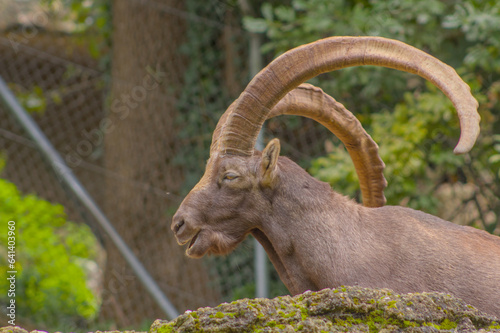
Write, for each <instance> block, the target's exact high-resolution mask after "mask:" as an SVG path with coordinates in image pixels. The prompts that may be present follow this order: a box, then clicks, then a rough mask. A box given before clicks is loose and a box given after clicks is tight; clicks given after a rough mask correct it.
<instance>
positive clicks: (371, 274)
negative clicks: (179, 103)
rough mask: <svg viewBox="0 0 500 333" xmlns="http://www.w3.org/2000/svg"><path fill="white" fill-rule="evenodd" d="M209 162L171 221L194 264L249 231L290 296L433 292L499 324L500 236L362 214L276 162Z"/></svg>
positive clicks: (275, 147)
mask: <svg viewBox="0 0 500 333" xmlns="http://www.w3.org/2000/svg"><path fill="white" fill-rule="evenodd" d="M278 155H279V142H278V141H277V140H273V141H271V142H270V144H269V145H268V146H267V147H266V149H265V150H264V152H263V153H262V155H261V154H260V153H259V152H256V153H255V154H254V155H253V156H251V157H236V156H219V155H217V154H214V155H213V156H212V157H211V159H210V160H209V163H208V165H207V170H206V172H205V175H204V176H203V179H202V180H201V181H200V183H199V185H198V186H196V187H195V188H194V189H193V190H192V191H191V193H190V194H189V195H188V196H187V197H186V199H185V200H184V202H183V203H182V204H181V206H180V207H179V210H178V212H177V213H176V215H175V216H174V219H173V222H172V230H173V231H174V233H175V235H176V237H177V240H178V242H179V244H185V243H192V240H193V237H194V236H195V235H198V236H197V237H196V239H195V242H194V245H192V246H190V245H188V249H187V251H186V252H187V254H188V255H189V256H191V257H196V258H199V257H201V256H203V255H204V254H206V253H212V254H226V253H228V252H230V251H231V250H233V249H234V248H235V247H236V245H237V244H238V243H239V242H241V241H242V240H243V239H244V238H245V237H246V235H248V234H249V233H251V234H253V235H254V236H255V237H256V239H257V240H258V241H259V242H260V243H261V244H262V245H263V246H264V248H265V249H266V252H267V253H268V255H269V257H270V259H271V261H272V262H273V264H274V266H275V267H276V269H277V271H278V273H279V275H280V277H281V279H282V280H283V282H284V283H285V285H286V286H287V287H288V289H289V290H290V292H291V293H292V294H297V293H301V292H304V291H305V290H319V289H322V288H327V287H338V286H340V285H357V286H362V287H371V288H378V287H382V288H390V289H393V290H394V291H395V292H397V293H409V292H424V291H439V292H445V293H450V294H453V295H455V296H456V297H459V298H462V299H463V300H465V301H466V302H468V303H470V304H472V305H474V306H476V307H477V308H479V309H480V310H482V311H484V312H486V313H489V314H491V315H495V316H497V317H500V237H497V236H493V235H491V234H488V233H486V232H485V231H480V230H476V229H473V228H470V227H464V226H459V225H456V224H453V223H451V222H447V221H444V220H441V219H439V218H437V217H435V216H432V215H429V214H425V213H423V212H420V211H415V210H412V209H409V208H403V207H393V206H386V207H381V208H368V207H364V206H361V205H359V204H357V203H355V202H354V201H352V200H350V199H348V198H346V197H344V196H342V195H340V194H338V193H335V192H334V191H332V189H331V188H330V186H329V185H328V184H326V183H322V182H320V181H318V180H316V179H314V178H313V177H311V176H310V175H309V174H308V173H307V172H305V171H304V170H303V169H301V168H300V167H299V166H298V165H297V164H295V163H294V162H292V161H290V160H289V159H287V158H285V157H279V158H278Z"/></svg>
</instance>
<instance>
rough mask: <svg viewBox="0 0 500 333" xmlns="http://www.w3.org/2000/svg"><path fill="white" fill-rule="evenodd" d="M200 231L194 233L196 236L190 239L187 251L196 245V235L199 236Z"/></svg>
mask: <svg viewBox="0 0 500 333" xmlns="http://www.w3.org/2000/svg"><path fill="white" fill-rule="evenodd" d="M200 232H201V230H200V231H198V232H197V233H196V235H194V236H193V238H191V242H189V245H188V249H190V248H191V247H193V245H194V243H196V240H197V239H198V235H199V234H200Z"/></svg>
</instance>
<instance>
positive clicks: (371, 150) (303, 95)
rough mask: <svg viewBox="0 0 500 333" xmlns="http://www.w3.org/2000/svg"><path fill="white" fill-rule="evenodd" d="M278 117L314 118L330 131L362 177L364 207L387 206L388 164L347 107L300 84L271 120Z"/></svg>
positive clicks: (280, 105)
mask: <svg viewBox="0 0 500 333" xmlns="http://www.w3.org/2000/svg"><path fill="white" fill-rule="evenodd" d="M279 115H295V116H303V117H307V118H311V119H313V120H315V121H317V122H319V123H320V124H322V125H323V126H325V127H326V128H328V129H329V130H330V132H332V133H333V134H334V135H335V136H337V137H338V138H339V139H340V140H341V141H342V143H343V144H344V145H345V146H346V148H347V151H348V152H349V155H350V156H351V159H352V161H353V163H354V167H355V168H356V173H357V174H358V178H359V185H360V188H361V195H362V197H363V205H364V206H367V207H381V206H383V205H384V204H385V203H386V199H385V196H384V189H385V188H386V186H387V181H386V179H385V177H384V174H383V171H384V168H385V164H384V162H383V161H382V159H381V158H380V156H379V154H378V145H377V143H376V142H375V141H373V139H372V138H371V136H370V135H369V134H368V133H366V131H365V129H364V128H363V126H362V125H361V123H360V122H359V120H358V119H357V118H356V117H355V116H354V115H353V114H352V113H351V112H350V111H349V110H347V109H346V108H345V106H344V105H342V104H341V103H339V102H337V101H336V100H335V99H334V98H333V97H331V96H330V95H328V94H326V93H325V92H324V91H323V90H322V89H320V88H318V87H315V86H313V85H310V84H301V85H300V86H298V87H297V88H295V89H294V90H292V91H291V92H289V93H288V94H286V95H285V97H283V98H282V99H281V100H280V101H279V103H278V104H276V106H275V107H274V108H273V109H272V110H271V112H270V113H269V116H268V119H269V118H272V117H275V116H279Z"/></svg>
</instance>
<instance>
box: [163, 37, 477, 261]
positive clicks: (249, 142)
mask: <svg viewBox="0 0 500 333" xmlns="http://www.w3.org/2000/svg"><path fill="white" fill-rule="evenodd" d="M358 65H376V66H384V67H390V68H395V69H399V70H402V71H406V72H410V73H414V74H418V75H420V76H422V77H424V78H426V79H428V80H430V81H431V82H433V83H434V84H435V85H436V86H438V87H439V88H440V89H441V90H442V91H443V92H444V93H445V94H446V95H447V96H448V97H449V98H450V99H451V101H452V102H453V104H454V106H455V108H456V109H457V111H458V115H459V117H460V124H461V128H462V136H461V138H460V141H459V143H458V145H457V147H456V148H455V152H456V153H464V152H467V151H468V150H470V148H471V147H472V145H473V144H474V142H475V140H476V138H477V135H478V133H479V125H478V123H479V116H478V114H477V112H476V109H477V102H476V100H475V99H474V98H473V97H472V95H471V94H470V88H469V87H468V86H467V85H466V84H465V83H464V82H463V81H462V80H461V79H460V77H459V76H458V75H457V73H456V72H455V71H454V70H453V69H452V68H451V67H449V66H447V65H445V64H444V63H442V62H441V61H439V60H437V59H436V58H434V57H432V56H430V55H428V54H426V53H424V52H422V51H420V50H418V49H415V48H413V47H411V46H408V45H406V44H404V43H401V42H398V41H394V40H389V39H384V38H378V37H332V38H327V39H323V40H320V41H317V42H315V43H311V44H308V45H304V46H301V47H298V48H295V49H293V50H290V51H288V52H286V53H285V54H283V55H281V56H280V57H278V58H277V59H275V60H274V61H273V62H272V63H271V64H269V65H268V66H267V67H266V68H264V69H263V70H262V71H261V72H260V73H259V74H257V75H256V76H255V77H254V79H253V80H252V81H251V82H250V83H249V85H248V86H247V88H246V89H245V90H244V91H243V93H242V94H241V95H240V97H239V98H238V99H237V100H236V101H235V102H234V103H233V104H232V105H231V106H230V107H229V108H228V110H227V111H226V112H225V113H224V115H223V116H222V117H221V119H220V120H219V123H218V125H217V128H216V130H215V131H214V135H213V140H212V145H211V149H210V159H209V160H208V163H207V166H206V171H205V174H204V176H203V177H202V179H201V180H200V182H199V183H198V184H197V185H196V186H195V187H194V188H193V189H192V190H191V192H190V193H189V194H188V196H187V197H186V198H185V200H184V201H183V203H182V204H181V206H180V207H179V210H178V211H177V213H176V214H175V216H174V218H173V222H172V230H173V231H174V233H175V235H176V237H177V240H178V242H179V244H186V243H189V245H188V248H187V251H186V253H187V255H189V256H191V257H196V258H197V257H201V256H203V255H204V254H206V253H213V254H225V253H228V252H230V251H231V250H232V249H234V247H235V246H236V245H237V244H238V243H239V242H241V241H242V240H243V239H244V238H245V236H246V235H247V234H249V233H251V232H253V233H256V234H258V233H259V232H260V230H262V229H263V226H262V224H264V223H266V220H267V219H271V218H272V217H274V216H276V215H277V214H280V211H279V209H286V204H283V205H281V206H279V205H276V200H278V199H277V198H278V197H279V198H282V197H286V196H294V197H295V198H296V199H297V200H298V201H297V202H296V205H297V206H302V207H306V209H309V210H313V209H315V208H314V207H313V206H314V205H315V198H312V197H311V196H314V193H313V192H314V190H317V187H314V188H313V186H312V185H310V184H311V182H315V181H314V180H313V179H312V177H310V176H309V175H308V174H307V173H306V172H305V171H304V170H302V169H301V168H300V167H299V166H297V165H296V164H295V163H293V162H291V161H290V160H288V159H286V158H279V152H280V145H279V141H278V140H277V139H274V140H272V141H271V142H269V144H268V145H267V147H266V148H265V149H264V151H263V152H262V153H260V152H257V151H255V150H254V145H255V142H256V139H257V135H258V133H259V131H260V129H261V127H262V124H263V122H264V121H265V120H266V119H267V118H269V117H272V116H274V115H278V114H284V113H286V114H300V115H306V116H308V117H311V118H313V119H315V120H317V121H320V122H321V123H322V124H324V125H325V126H327V127H328V128H329V129H330V130H332V131H333V132H334V133H336V134H337V136H339V137H340V138H341V139H344V142H345V143H346V146H347V148H348V149H349V152H350V153H351V157H352V158H353V161H354V163H355V166H356V169H357V172H358V175H359V178H360V184H361V189H362V194H363V198H364V202H365V205H366V206H372V207H376V206H382V205H383V204H384V202H385V198H384V196H383V193H382V191H383V189H384V187H385V185H386V182H385V179H384V177H383V175H382V169H383V167H384V164H383V162H382V161H381V160H380V158H378V153H377V146H376V144H375V143H374V142H373V141H372V140H371V138H369V136H368V135H367V134H366V133H365V132H364V131H363V129H362V127H361V125H360V124H359V122H357V121H356V120H355V118H354V117H347V118H345V117H344V118H342V117H343V116H338V117H337V119H333V118H332V117H333V115H332V113H331V112H330V111H331V110H332V109H336V110H338V109H339V108H340V109H341V110H342V108H343V106H342V105H340V104H339V103H337V102H335V101H334V100H333V99H332V98H331V97H329V96H328V95H326V94H324V93H323V92H322V91H321V90H319V89H315V88H313V87H312V86H309V85H304V86H301V88H299V89H295V88H296V87H298V86H299V85H300V84H301V83H302V82H304V81H306V80H308V79H310V78H312V77H314V76H316V75H318V74H320V73H324V72H328V71H333V70H337V69H341V68H345V67H351V66H358ZM294 89H295V90H294ZM280 101H281V102H280ZM344 110H345V109H344ZM342 114H343V115H346V114H348V112H347V110H345V111H344V112H343V113H342ZM346 119H349V120H348V121H347V120H346ZM353 126H354V127H355V130H351V128H352V127H353ZM308 184H309V185H308ZM320 187H322V186H321V185H320ZM323 189H324V187H323ZM291 191H292V192H293V193H292V192H291ZM280 200H281V199H280ZM290 202H293V201H290ZM322 204H324V203H322V202H319V201H318V202H317V203H316V205H319V206H320V205H322ZM307 207H309V208H307ZM297 208H298V207H292V206H291V207H288V209H290V210H296V209H297ZM318 209H321V208H320V207H318ZM261 236H262V235H261ZM260 238H262V237H260ZM264 241H267V240H264Z"/></svg>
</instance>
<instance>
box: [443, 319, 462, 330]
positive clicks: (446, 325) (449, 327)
mask: <svg viewBox="0 0 500 333" xmlns="http://www.w3.org/2000/svg"><path fill="white" fill-rule="evenodd" d="M440 326H441V329H442V330H452V329H454V328H457V326H458V325H457V323H455V322H452V321H450V320H448V319H445V320H443V322H442V323H441V325H440Z"/></svg>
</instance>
